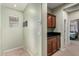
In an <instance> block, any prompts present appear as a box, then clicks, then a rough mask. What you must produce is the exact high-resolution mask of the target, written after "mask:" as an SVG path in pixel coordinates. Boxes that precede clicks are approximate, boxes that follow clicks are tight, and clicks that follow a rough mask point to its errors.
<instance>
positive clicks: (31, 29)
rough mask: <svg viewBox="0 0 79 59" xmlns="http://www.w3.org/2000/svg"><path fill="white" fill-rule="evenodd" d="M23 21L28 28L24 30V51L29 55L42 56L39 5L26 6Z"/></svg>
mask: <svg viewBox="0 0 79 59" xmlns="http://www.w3.org/2000/svg"><path fill="white" fill-rule="evenodd" d="M24 21H27V22H28V26H27V27H25V28H24V40H25V49H26V50H27V51H28V52H29V53H30V54H31V55H38V56H40V55H41V54H42V52H41V49H42V47H41V46H42V37H41V36H42V32H41V26H42V25H41V4H40V3H38V4H33V3H31V4H28V5H27V7H26V9H25V11H24Z"/></svg>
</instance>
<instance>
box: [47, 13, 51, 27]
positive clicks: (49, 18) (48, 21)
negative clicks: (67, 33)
mask: <svg viewBox="0 0 79 59" xmlns="http://www.w3.org/2000/svg"><path fill="white" fill-rule="evenodd" d="M51 22H52V16H51V15H49V14H48V15H47V23H48V27H49V28H51V27H52V23H51Z"/></svg>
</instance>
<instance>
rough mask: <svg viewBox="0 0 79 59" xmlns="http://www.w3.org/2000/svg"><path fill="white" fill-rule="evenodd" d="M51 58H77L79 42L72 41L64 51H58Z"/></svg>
mask: <svg viewBox="0 0 79 59" xmlns="http://www.w3.org/2000/svg"><path fill="white" fill-rule="evenodd" d="M53 56H79V41H74V40H72V41H71V43H70V45H68V46H67V47H66V49H65V50H64V51H58V52H56V53H55V54H54V55H53Z"/></svg>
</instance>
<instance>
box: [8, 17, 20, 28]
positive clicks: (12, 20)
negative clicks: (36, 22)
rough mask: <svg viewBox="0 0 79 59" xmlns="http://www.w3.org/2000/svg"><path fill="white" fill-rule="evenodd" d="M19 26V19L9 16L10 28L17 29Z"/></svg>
mask: <svg viewBox="0 0 79 59" xmlns="http://www.w3.org/2000/svg"><path fill="white" fill-rule="evenodd" d="M18 24H19V17H16V16H9V26H10V27H17V26H18Z"/></svg>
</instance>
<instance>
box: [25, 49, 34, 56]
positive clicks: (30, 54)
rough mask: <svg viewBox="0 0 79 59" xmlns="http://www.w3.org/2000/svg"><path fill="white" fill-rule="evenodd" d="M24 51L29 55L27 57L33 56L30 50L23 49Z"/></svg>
mask: <svg viewBox="0 0 79 59" xmlns="http://www.w3.org/2000/svg"><path fill="white" fill-rule="evenodd" d="M24 50H25V51H27V53H28V54H29V56H34V55H33V53H32V52H31V51H30V50H28V49H24Z"/></svg>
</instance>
